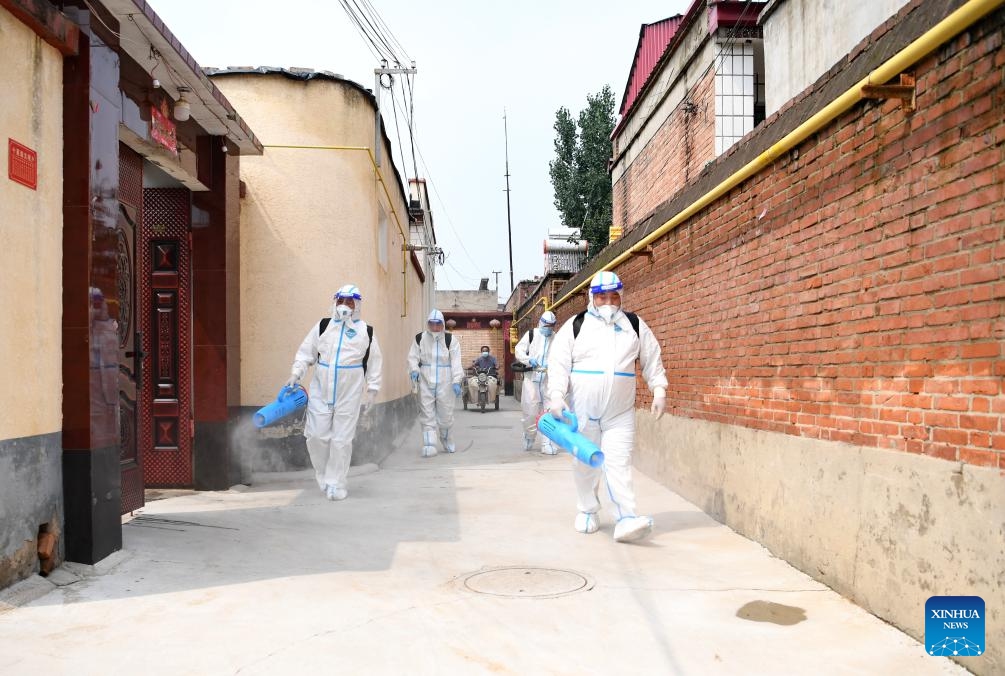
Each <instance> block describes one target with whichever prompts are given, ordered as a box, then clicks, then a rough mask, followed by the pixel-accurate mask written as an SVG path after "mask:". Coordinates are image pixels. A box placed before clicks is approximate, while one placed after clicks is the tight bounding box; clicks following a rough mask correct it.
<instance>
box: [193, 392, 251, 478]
mask: <svg viewBox="0 0 1005 676" xmlns="http://www.w3.org/2000/svg"><path fill="white" fill-rule="evenodd" d="M242 422H244V420H243V419H242V412H241V409H239V408H234V409H231V411H230V420H227V421H225V422H197V423H196V424H195V438H194V439H193V440H192V480H193V484H194V486H195V489H196V490H199V491H223V490H227V489H228V488H230V487H231V486H234V485H236V484H239V483H246V482H247V481H249V480H250V479H251V468H250V467H249V466H248V465H247V463H246V462H245V458H244V455H243V454H242V453H241V448H240V447H239V446H238V445H237V444H236V443H235V441H234V440H235V439H236V438H237V436H236V434H235V431H236V430H237V429H239V427H240V425H241V424H242Z"/></svg>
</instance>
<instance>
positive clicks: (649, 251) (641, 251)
mask: <svg viewBox="0 0 1005 676" xmlns="http://www.w3.org/2000/svg"><path fill="white" fill-rule="evenodd" d="M632 255H633V256H648V257H649V262H650V263H652V262H653V247H652V245H651V244H650V245H649V246H647V247H646V248H645V249H639V250H638V251H632Z"/></svg>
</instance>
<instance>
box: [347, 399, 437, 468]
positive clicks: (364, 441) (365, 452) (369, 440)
mask: <svg viewBox="0 0 1005 676" xmlns="http://www.w3.org/2000/svg"><path fill="white" fill-rule="evenodd" d="M418 415H419V407H418V401H417V399H416V398H415V397H414V396H412V395H408V396H407V397H402V398H400V399H395V400H394V401H387V402H384V403H382V404H377V405H376V406H374V410H373V411H372V412H371V413H369V414H368V415H367V416H366V418H363V419H361V420H360V422H359V425H358V426H357V427H356V438H355V439H354V440H353V442H352V464H353V465H363V464H365V463H368V462H372V463H376V464H378V465H379V464H380V463H382V462H384V459H385V458H387V456H388V455H390V454H391V451H392V450H394V447H395V446H396V444H397V440H398V439H399V438H400V437H401V436H402V435H403V434H404V433H405V432H407V431H408V430H409V429H411V428H412V426H413V425H414V424H415V420H416V418H417V417H418ZM415 444H416V450H418V448H419V446H420V445H421V444H420V442H419V438H418V437H416V439H415Z"/></svg>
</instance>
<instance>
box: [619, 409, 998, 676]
mask: <svg viewBox="0 0 1005 676" xmlns="http://www.w3.org/2000/svg"><path fill="white" fill-rule="evenodd" d="M636 419H637V423H638V437H637V448H636V452H635V456H634V464H635V466H636V467H637V468H638V469H640V470H641V471H643V472H645V473H646V474H648V475H649V476H651V477H653V478H655V479H656V480H658V481H660V482H661V483H663V484H665V485H667V486H669V487H670V488H672V489H673V490H674V491H676V492H677V493H679V494H680V495H681V496H683V497H684V498H686V499H688V500H690V501H691V502H693V503H694V504H696V505H697V506H698V507H700V508H701V509H703V510H704V511H705V512H706V513H708V514H709V515H710V516H712V517H714V518H715V519H717V520H719V521H721V522H722V523H725V524H726V525H728V526H730V527H731V528H733V529H734V530H736V531H737V532H739V533H741V534H743V535H745V536H746V537H749V538H751V539H753V540H756V541H758V542H760V543H762V544H763V545H764V546H766V547H767V548H768V549H769V550H770V551H771V552H772V553H773V554H775V555H776V556H778V557H780V558H783V559H785V560H786V561H789V562H790V563H791V564H792V565H794V566H796V567H797V568H799V569H800V570H802V571H804V572H806V573H807V574H808V575H811V576H812V577H814V578H816V579H818V580H820V581H821V582H823V583H825V584H827V585H828V586H830V587H831V588H833V589H834V590H836V591H838V592H839V593H841V594H843V595H844V596H846V597H848V598H849V599H851V600H852V601H854V602H855V603H857V604H858V605H860V606H862V607H864V608H865V609H867V610H869V611H870V612H872V613H874V614H875V615H877V616H879V617H881V618H883V619H884V620H886V621H888V622H890V623H892V624H894V625H896V626H897V627H900V628H901V629H903V630H904V631H906V632H907V633H908V634H910V635H911V636H914V637H915V638H917V639H919V640H922V641H923V640H924V633H925V601H926V600H927V599H928V598H929V597H930V596H937V595H976V596H981V597H982V598H983V599H984V601H985V603H986V607H987V617H986V618H985V621H986V627H987V636H986V639H985V640H986V643H987V652H986V653H985V655H984V656H982V657H981V658H970V659H965V660H961V663H963V664H964V665H965V666H966V667H967V668H968V669H971V670H974V671H975V673H979V674H983V673H988V674H990V673H1002V672H1003V671H1005V546H1003V543H1005V480H1003V478H1002V476H1001V473H1000V472H999V471H998V470H994V469H986V468H982V467H974V466H971V465H966V464H962V463H954V462H948V461H944V460H938V459H933V458H928V457H924V456H918V455H911V454H907V453H901V452H893V451H885V450H880V449H876V448H867V447H860V446H852V445H849V444H842V443H837V442H831V441H820V440H816V439H805V438H802V437H794V436H789V435H785V434H779V433H774V432H763V431H759V430H752V429H748V428H744V427H739V426H733V425H723V424H718V423H712V422H707V421H702V420H692V419H687V418H676V417H664V418H663V419H662V420H660V421H659V422H656V421H655V420H654V418H653V417H652V416H651V415H650V414H649V413H646V412H642V411H640V412H639V413H638V414H637V416H636Z"/></svg>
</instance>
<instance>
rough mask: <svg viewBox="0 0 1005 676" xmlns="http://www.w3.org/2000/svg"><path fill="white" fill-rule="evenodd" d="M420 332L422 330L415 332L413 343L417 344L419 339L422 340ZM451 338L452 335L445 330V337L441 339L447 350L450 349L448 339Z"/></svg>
mask: <svg viewBox="0 0 1005 676" xmlns="http://www.w3.org/2000/svg"><path fill="white" fill-rule="evenodd" d="M422 333H423V332H422V331H420V332H419V333H417V334H415V344H416V345H418V344H419V343H420V341H422ZM451 338H453V335H452V334H451V333H450V332H449V331H447V333H446V337H445V338H444V339H443V342H445V343H446V344H447V349H448V350H449V349H450V339H451Z"/></svg>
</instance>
